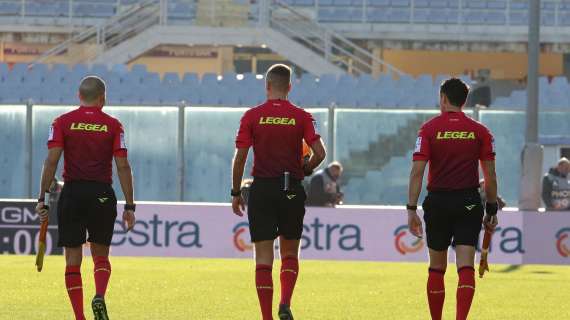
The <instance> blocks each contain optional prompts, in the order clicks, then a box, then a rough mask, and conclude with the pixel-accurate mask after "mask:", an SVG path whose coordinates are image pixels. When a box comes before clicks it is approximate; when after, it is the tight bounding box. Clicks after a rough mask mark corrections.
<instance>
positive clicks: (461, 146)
mask: <svg viewBox="0 0 570 320" xmlns="http://www.w3.org/2000/svg"><path fill="white" fill-rule="evenodd" d="M468 93H469V87H468V86H467V85H466V84H465V83H463V81H461V80H460V79H456V78H451V79H449V80H447V81H445V82H443V83H442V85H441V88H440V107H441V115H439V116H437V117H435V118H433V119H431V120H430V121H428V122H426V123H425V124H424V125H423V126H422V127H421V129H420V131H419V135H418V139H417V141H416V149H415V152H414V156H413V158H414V163H413V167H412V172H411V174H410V185H409V202H408V206H407V209H408V225H409V228H410V231H411V232H412V233H413V234H414V235H415V236H417V237H422V233H423V232H422V223H421V220H420V218H419V216H418V214H417V213H416V210H417V202H418V197H419V195H420V191H421V188H422V180H423V176H424V170H425V167H426V164H427V163H428V162H429V176H428V185H427V190H428V195H427V197H426V198H425V200H424V202H423V210H424V221H425V224H426V235H427V244H428V248H429V260H430V261H429V276H428V283H427V298H428V303H429V309H430V313H431V318H432V319H437V320H439V319H441V316H442V310H443V302H444V299H445V287H444V274H445V271H446V269H447V250H448V247H449V246H450V245H453V246H454V247H455V255H456V264H457V272H458V273H459V283H458V285H457V293H456V294H457V316H456V319H457V320H464V319H467V315H468V313H469V309H470V308H471V302H472V301H473V295H474V294H475V269H474V260H475V247H476V245H477V243H478V241H479V233H480V232H481V223H482V222H483V223H484V225H485V228H487V229H488V230H489V231H493V230H494V229H495V227H496V225H497V177H496V174H495V148H494V142H493V136H492V135H491V132H490V131H489V129H487V128H486V127H485V126H484V125H483V124H481V123H479V122H477V121H475V120H473V119H471V118H469V117H467V116H466V115H465V114H464V113H463V112H462V107H463V105H464V104H465V101H466V100H467V95H468ZM479 163H480V164H481V169H482V171H483V174H484V177H485V195H486V199H487V203H486V208H485V209H484V208H483V204H482V203H481V196H480V194H479V191H478V187H479ZM485 211H486V212H487V215H486V216H485V218H484V219H483V214H484V212H485Z"/></svg>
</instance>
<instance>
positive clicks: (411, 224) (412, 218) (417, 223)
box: [408, 210, 424, 239]
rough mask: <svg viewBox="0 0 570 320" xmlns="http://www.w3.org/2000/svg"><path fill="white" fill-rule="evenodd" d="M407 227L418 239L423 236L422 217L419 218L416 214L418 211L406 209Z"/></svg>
mask: <svg viewBox="0 0 570 320" xmlns="http://www.w3.org/2000/svg"><path fill="white" fill-rule="evenodd" d="M408 228H409V229H410V232H411V233H412V234H413V235H414V236H416V237H418V238H420V239H421V238H423V237H424V228H423V226H422V219H420V216H418V213H417V212H416V211H414V210H408Z"/></svg>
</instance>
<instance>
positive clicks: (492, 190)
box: [481, 160, 498, 203]
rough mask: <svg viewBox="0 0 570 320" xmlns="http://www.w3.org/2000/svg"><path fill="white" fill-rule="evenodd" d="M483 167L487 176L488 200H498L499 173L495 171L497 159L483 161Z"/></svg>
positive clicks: (485, 176) (484, 175) (486, 195)
mask: <svg viewBox="0 0 570 320" xmlns="http://www.w3.org/2000/svg"><path fill="white" fill-rule="evenodd" d="M481 169H482V170H483V177H484V178H485V197H486V199H487V202H490V203H496V202H497V188H498V187H497V173H496V171H495V160H489V161H481Z"/></svg>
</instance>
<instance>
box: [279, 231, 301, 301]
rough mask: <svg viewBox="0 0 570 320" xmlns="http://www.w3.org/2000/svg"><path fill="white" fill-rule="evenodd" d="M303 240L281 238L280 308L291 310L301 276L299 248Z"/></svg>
mask: <svg viewBox="0 0 570 320" xmlns="http://www.w3.org/2000/svg"><path fill="white" fill-rule="evenodd" d="M300 244H301V240H288V239H285V238H284V237H283V236H281V237H280V238H279V247H280V253H281V274H280V276H279V278H280V280H281V301H280V302H279V305H280V306H285V307H287V308H289V307H290V306H291V298H292V297H293V290H294V289H295V284H296V282H297V277H298V275H299V246H300Z"/></svg>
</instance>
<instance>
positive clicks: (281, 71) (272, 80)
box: [265, 64, 291, 93]
mask: <svg viewBox="0 0 570 320" xmlns="http://www.w3.org/2000/svg"><path fill="white" fill-rule="evenodd" d="M265 81H266V83H267V88H268V89H270V90H271V91H273V92H275V93H288V92H289V88H290V85H291V68H289V67H288V66H286V65H284V64H274V65H273V66H271V68H269V70H267V75H266V76H265Z"/></svg>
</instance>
